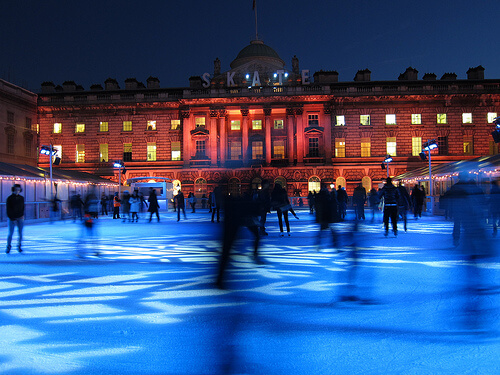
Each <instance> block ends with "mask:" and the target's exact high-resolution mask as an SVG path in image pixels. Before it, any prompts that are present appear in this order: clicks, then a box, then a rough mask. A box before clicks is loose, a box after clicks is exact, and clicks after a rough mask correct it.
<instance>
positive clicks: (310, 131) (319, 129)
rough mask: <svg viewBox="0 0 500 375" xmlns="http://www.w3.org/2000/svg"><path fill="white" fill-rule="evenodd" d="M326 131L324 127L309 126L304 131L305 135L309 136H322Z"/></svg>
mask: <svg viewBox="0 0 500 375" xmlns="http://www.w3.org/2000/svg"><path fill="white" fill-rule="evenodd" d="M324 131H325V128H324V127H322V126H308V127H307V128H305V129H304V133H305V134H308V135H313V134H318V135H321V134H323V133H324Z"/></svg>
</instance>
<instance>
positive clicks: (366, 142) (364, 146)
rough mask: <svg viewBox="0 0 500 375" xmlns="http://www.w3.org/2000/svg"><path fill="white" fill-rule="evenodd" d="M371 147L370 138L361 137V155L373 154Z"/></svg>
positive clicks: (368, 155) (365, 156)
mask: <svg viewBox="0 0 500 375" xmlns="http://www.w3.org/2000/svg"><path fill="white" fill-rule="evenodd" d="M371 148H372V144H371V140H370V138H361V157H363V158H369V157H370V156H371Z"/></svg>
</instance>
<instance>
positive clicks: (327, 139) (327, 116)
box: [320, 104, 347, 164]
mask: <svg viewBox="0 0 500 375" xmlns="http://www.w3.org/2000/svg"><path fill="white" fill-rule="evenodd" d="M323 113H324V114H323V116H321V117H322V118H321V122H320V126H323V127H324V128H325V131H324V132H323V139H324V141H323V142H324V147H325V162H326V163H327V164H331V163H332V107H331V106H330V105H328V104H325V106H324V108H323ZM346 156H347V147H346Z"/></svg>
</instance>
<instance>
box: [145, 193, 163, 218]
mask: <svg viewBox="0 0 500 375" xmlns="http://www.w3.org/2000/svg"><path fill="white" fill-rule="evenodd" d="M148 202H149V208H148V212H150V215H149V222H150V223H151V219H152V218H153V214H156V218H157V219H158V222H160V214H159V212H158V210H159V209H160V205H159V204H158V198H157V197H156V190H155V189H153V188H149V197H148Z"/></svg>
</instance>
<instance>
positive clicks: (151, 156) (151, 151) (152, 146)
mask: <svg viewBox="0 0 500 375" xmlns="http://www.w3.org/2000/svg"><path fill="white" fill-rule="evenodd" d="M147 147H148V148H147V150H148V155H147V161H156V143H154V142H153V143H148V146H147Z"/></svg>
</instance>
